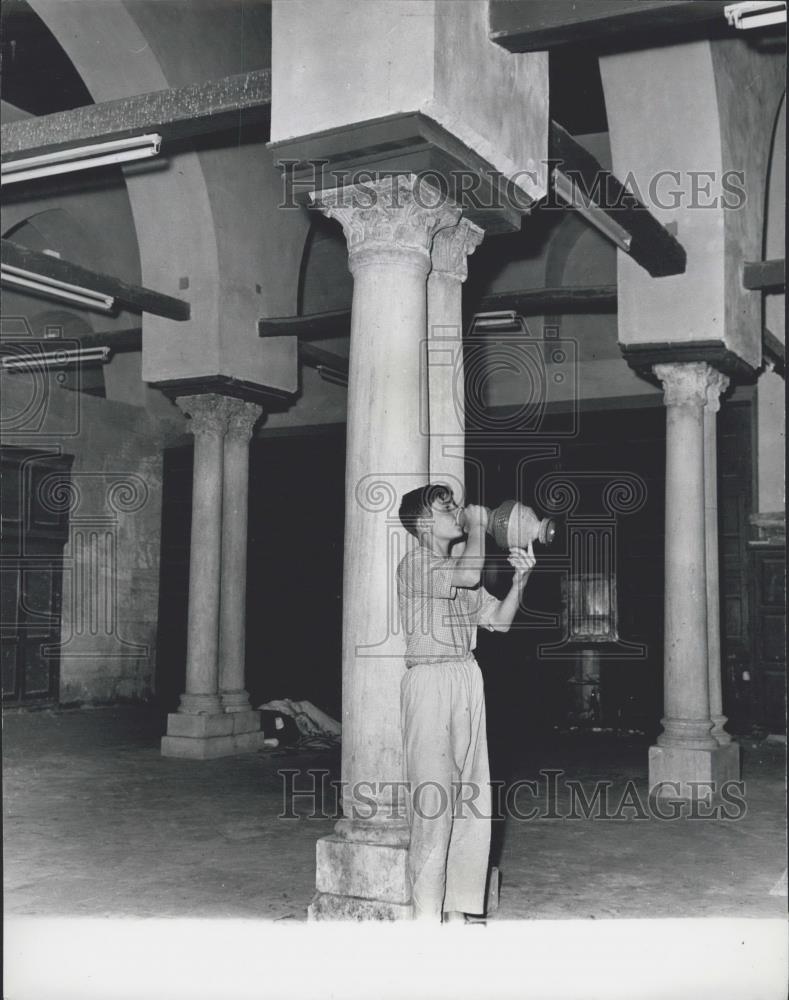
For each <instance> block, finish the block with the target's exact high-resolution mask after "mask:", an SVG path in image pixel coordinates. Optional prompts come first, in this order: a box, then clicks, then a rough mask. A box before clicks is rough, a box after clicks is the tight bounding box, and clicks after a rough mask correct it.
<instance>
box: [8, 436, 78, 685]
mask: <svg viewBox="0 0 789 1000" xmlns="http://www.w3.org/2000/svg"><path fill="white" fill-rule="evenodd" d="M71 463H72V457H71V456H64V455H57V454H46V453H42V452H35V451H31V450H28V449H23V448H3V449H2V450H1V451H0V467H1V472H2V543H1V544H2V549H1V550H0V651H1V654H2V655H1V659H2V692H3V703H4V704H6V705H9V704H20V705H21V704H29V703H50V702H56V701H57V699H58V693H59V679H60V676H59V675H60V669H59V668H60V659H59V653H58V643H59V642H60V617H61V605H62V593H63V546H64V545H65V543H66V539H67V538H68V506H67V504H65V503H64V502H63V501H64V498H65V497H66V493H65V492H64V491H65V490H67V489H68V486H67V484H68V481H69V470H70V467H71Z"/></svg>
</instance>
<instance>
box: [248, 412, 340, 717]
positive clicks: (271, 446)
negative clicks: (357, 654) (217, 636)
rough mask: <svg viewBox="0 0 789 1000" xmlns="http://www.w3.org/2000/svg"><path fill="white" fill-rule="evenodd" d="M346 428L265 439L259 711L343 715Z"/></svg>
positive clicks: (252, 647) (256, 664)
mask: <svg viewBox="0 0 789 1000" xmlns="http://www.w3.org/2000/svg"><path fill="white" fill-rule="evenodd" d="M344 520H345V426H344V425H342V426H339V427H332V428H330V429H328V430H322V431H320V432H317V433H316V432H315V431H314V430H313V432H312V433H305V434H299V435H288V436H286V437H270V438H259V439H258V440H256V441H254V442H253V446H252V450H251V465H250V505H249V571H248V575H247V684H248V689H249V692H250V695H251V697H252V703H253V705H258V704H260V703H261V702H263V701H268V700H270V699H272V698H286V697H287V698H295V699H297V700H301V699H304V698H306V699H308V700H309V701H312V702H313V703H314V704H316V705H317V706H318V707H319V708H322V709H323V710H324V711H326V712H329V714H330V715H333V716H334V717H335V718H339V717H340V709H341V701H342V696H341V676H342V565H343V534H344Z"/></svg>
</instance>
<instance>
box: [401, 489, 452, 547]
mask: <svg viewBox="0 0 789 1000" xmlns="http://www.w3.org/2000/svg"><path fill="white" fill-rule="evenodd" d="M451 499H452V490H451V488H450V487H449V486H447V484H446V483H428V485H427V486H420V487H419V488H418V489H415V490H411V491H410V492H408V493H404V494H403V498H402V500H401V501H400V509H399V510H398V512H397V513H398V515H399V517H400V523H401V524H402V525H403V527H404V528H405V530H406V531H407V532H409V533H410V534H412V535H413V536H414V538H418V537H419V536H418V535H417V532H416V522H417V521H418V520H419V518H420V517H428V516H429V515H430V514H431V513H432V507H433V504H434V503H435V501H436V500H451Z"/></svg>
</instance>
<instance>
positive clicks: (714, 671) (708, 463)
mask: <svg viewBox="0 0 789 1000" xmlns="http://www.w3.org/2000/svg"><path fill="white" fill-rule="evenodd" d="M728 384H729V380H728V378H726V376H725V375H721V373H720V372H714V373H713V374H712V377H711V378H710V383H709V386H708V390H707V402H706V406H705V407H704V519H705V545H706V556H707V659H708V663H709V690H710V718H711V719H712V723H713V726H712V735H713V736H714V737H715V739H716V741H717V742H718V743H719V744H720V745H721V746H725V745H726V744H727V743H731V736H730V735H729V734H728V733H727V732H726V730H725V729H724V726H725V725H726V716H725V715H724V714H723V691H722V681H721V621H720V578H719V567H718V456H717V421H718V410H719V409H720V394H721V392H724V391H725V390H726V388H727V386H728Z"/></svg>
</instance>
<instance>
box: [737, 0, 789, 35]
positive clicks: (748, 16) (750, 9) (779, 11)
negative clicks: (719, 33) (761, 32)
mask: <svg viewBox="0 0 789 1000" xmlns="http://www.w3.org/2000/svg"><path fill="white" fill-rule="evenodd" d="M723 13H724V14H725V16H726V20H727V21H728V22H729V24H730V25H731V26H732V27H733V28H737V29H739V30H741V31H742V30H744V29H747V28H766V27H768V26H769V25H771V24H784V23H785V22H786V3H785V2H783V0H781V2H776V0H767V2H765V0H751V2H748V3H730V4H729V5H728V6H727V7H724V8H723Z"/></svg>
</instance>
